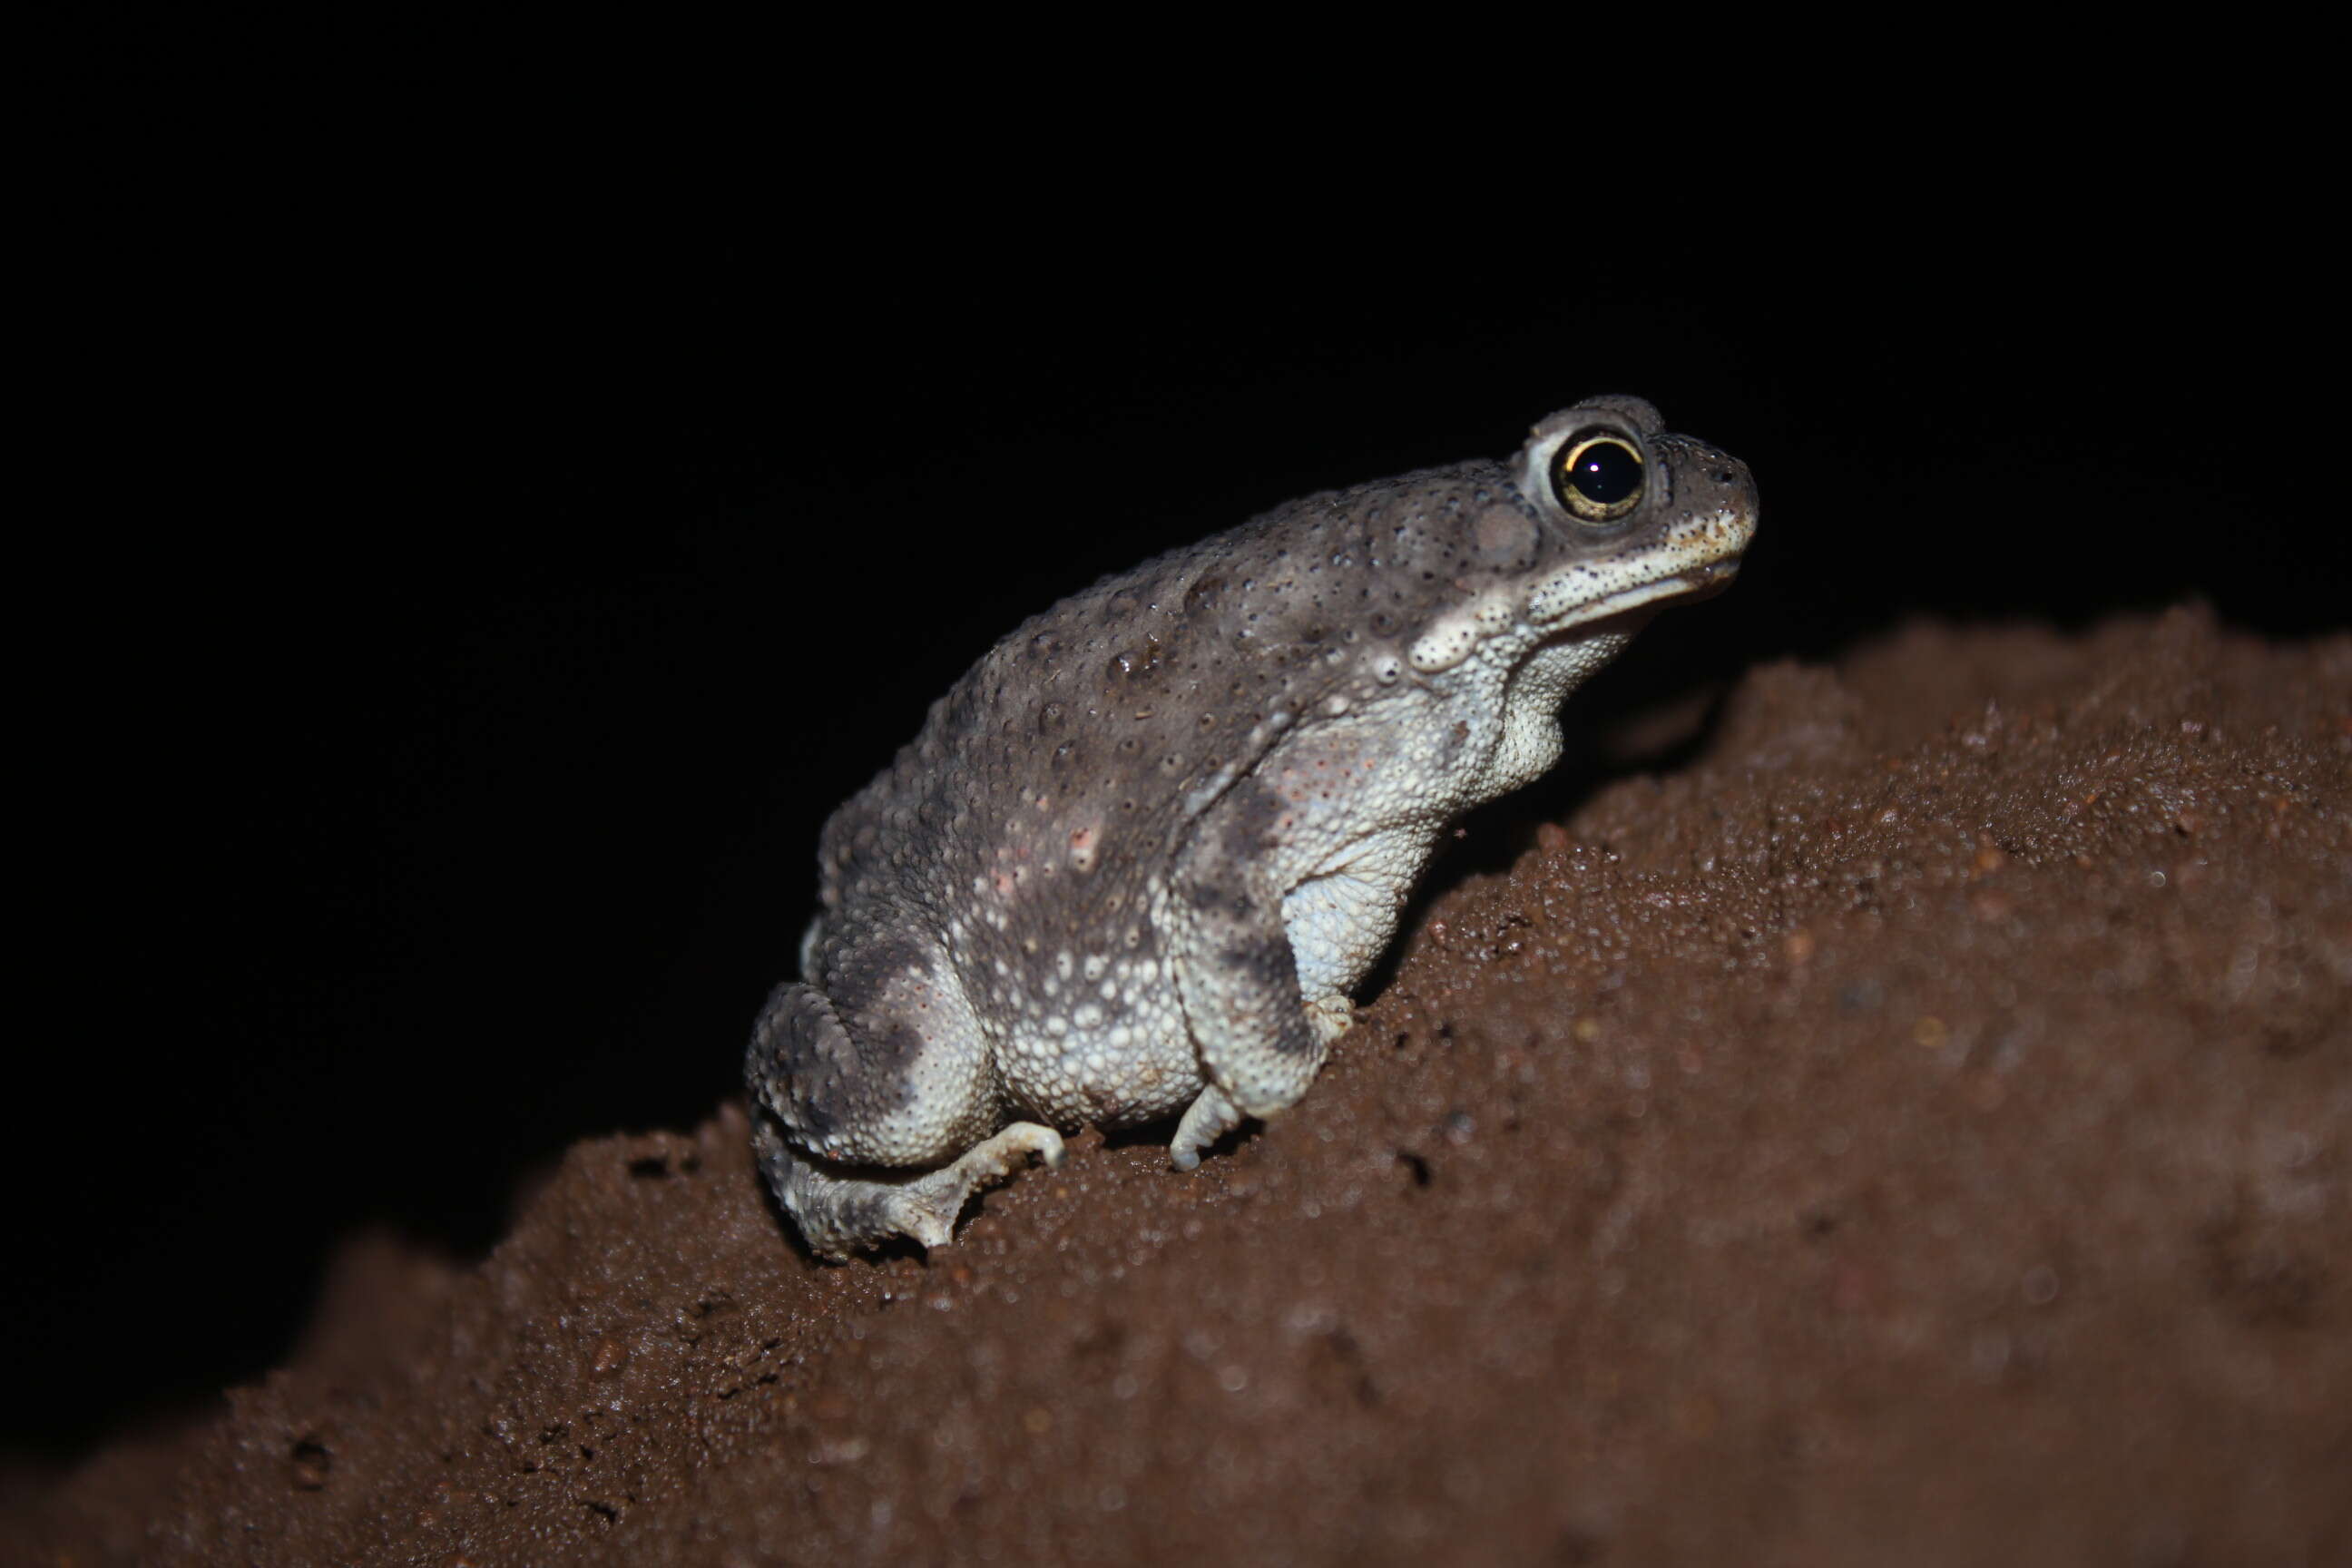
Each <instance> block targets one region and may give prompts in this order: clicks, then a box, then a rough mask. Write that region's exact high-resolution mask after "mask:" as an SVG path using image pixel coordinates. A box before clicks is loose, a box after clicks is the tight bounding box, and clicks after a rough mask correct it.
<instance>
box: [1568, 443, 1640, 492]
mask: <svg viewBox="0 0 2352 1568" xmlns="http://www.w3.org/2000/svg"><path fill="white" fill-rule="evenodd" d="M1560 478H1561V479H1563V480H1565V481H1566V482H1567V483H1569V484H1571V485H1573V486H1575V487H1576V493H1577V494H1579V495H1580V496H1582V497H1583V498H1584V499H1585V500H1589V501H1591V502H1592V503H1593V504H1594V505H1596V506H1614V505H1616V504H1617V503H1618V502H1619V501H1621V500H1624V499H1625V498H1626V497H1627V496H1630V495H1632V494H1633V492H1634V491H1635V490H1638V489H1641V488H1642V459H1641V458H1637V457H1635V456H1634V455H1633V453H1632V452H1631V451H1630V450H1628V449H1627V448H1626V447H1625V446H1624V444H1623V443H1622V442H1619V441H1613V440H1609V439H1606V438H1604V439H1601V440H1598V441H1593V442H1591V443H1589V444H1588V445H1587V446H1586V447H1584V449H1583V450H1581V451H1580V452H1578V453H1577V454H1576V457H1575V458H1574V460H1573V461H1570V462H1569V463H1565V464H1563V465H1562V466H1561V468H1560Z"/></svg>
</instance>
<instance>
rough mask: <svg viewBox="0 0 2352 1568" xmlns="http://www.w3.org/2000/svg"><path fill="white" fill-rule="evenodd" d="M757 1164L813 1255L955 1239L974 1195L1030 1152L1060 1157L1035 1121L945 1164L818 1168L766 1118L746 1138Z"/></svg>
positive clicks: (1053, 1160)
mask: <svg viewBox="0 0 2352 1568" xmlns="http://www.w3.org/2000/svg"><path fill="white" fill-rule="evenodd" d="M753 1142H754V1144H755V1146H756V1147H757V1149H758V1151H759V1155H760V1163H761V1166H762V1167H764V1168H765V1170H766V1171H767V1173H768V1179H769V1182H770V1184H772V1186H773V1187H774V1188H775V1190H776V1194H777V1195H778V1196H779V1197H780V1198H781V1199H782V1201H783V1205H784V1207H785V1208H786V1210H788V1211H789V1212H790V1213H791V1215H792V1216H793V1220H794V1222H795V1223H797V1224H798V1225H799V1226H800V1227H801V1234H802V1235H803V1237H807V1238H808V1244H809V1247H811V1249H813V1250H814V1251H815V1252H816V1253H817V1254H818V1255H819V1256H821V1257H824V1258H835V1259H839V1258H846V1257H848V1256H849V1254H850V1253H851V1252H852V1251H855V1250H857V1249H860V1248H865V1247H875V1246H877V1245H879V1244H880V1243H882V1242H884V1241H887V1240H888V1239H889V1238H890V1237H894V1236H906V1237H913V1238H914V1239H915V1240H917V1241H919V1242H920V1243H922V1245H923V1246H924V1247H945V1246H947V1245H948V1244H949V1243H950V1241H952V1240H953V1239H954V1237H955V1222H956V1216H957V1215H960V1214H961V1213H962V1212H963V1205H964V1204H965V1202H966V1201H967V1200H969V1199H970V1198H971V1195H972V1194H974V1193H977V1192H979V1191H981V1190H982V1189H983V1188H985V1187H991V1186H994V1185H995V1184H997V1183H999V1182H1002V1181H1003V1180H1004V1179H1005V1178H1006V1177H1007V1176H1010V1175H1011V1174H1013V1172H1014V1171H1016V1170H1018V1169H1020V1168H1021V1165H1022V1163H1023V1162H1024V1161H1025V1160H1026V1159H1027V1158H1028V1157H1029V1156H1030V1155H1032V1154H1034V1155H1036V1156H1037V1157H1038V1158H1039V1159H1040V1160H1043V1161H1044V1162H1045V1163H1046V1164H1047V1165H1048V1166H1058V1165H1060V1164H1061V1163H1062V1162H1063V1161H1064V1160H1065V1159H1066V1157H1067V1156H1066V1152H1065V1151H1064V1149H1063V1147H1062V1135H1061V1134H1060V1133H1058V1132H1056V1131H1054V1130H1053V1129H1052V1128H1050V1127H1045V1126H1041V1125H1039V1124H1038V1123H1036V1122H1034V1121H1016V1122H1014V1123H1013V1124H1012V1125H1011V1126H1010V1127H1007V1128H1004V1129H1003V1131H999V1132H998V1133H996V1134H995V1136H993V1137H992V1138H989V1139H987V1140H985V1141H984V1142H980V1143H977V1144H975V1145H973V1146H972V1147H971V1149H970V1150H968V1151H967V1152H965V1153H964V1154H963V1156H962V1157H961V1159H959V1160H957V1161H956V1162H955V1163H953V1164H951V1165H942V1166H940V1168H939V1169H938V1170H936V1171H919V1172H912V1173H903V1174H901V1173H894V1172H888V1171H863V1172H860V1173H857V1174H854V1175H853V1174H848V1173H845V1168H844V1167H839V1166H832V1165H821V1164H820V1163H818V1162H816V1161H815V1160H814V1159H812V1158H811V1157H810V1156H809V1155H807V1154H805V1153H803V1152H802V1151H800V1150H799V1149H796V1148H794V1147H793V1146H792V1145H791V1144H790V1143H788V1142H785V1141H784V1139H783V1137H782V1134H781V1133H779V1132H778V1131H777V1130H776V1128H775V1127H774V1126H773V1124H772V1123H771V1122H770V1121H768V1120H767V1119H766V1118H764V1117H763V1118H761V1122H760V1125H759V1127H758V1129H757V1130H756V1131H755V1132H754V1135H753Z"/></svg>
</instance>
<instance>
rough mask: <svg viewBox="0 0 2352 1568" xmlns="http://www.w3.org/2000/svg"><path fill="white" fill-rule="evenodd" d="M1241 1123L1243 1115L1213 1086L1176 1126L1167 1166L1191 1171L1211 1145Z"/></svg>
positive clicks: (1203, 1092)
mask: <svg viewBox="0 0 2352 1568" xmlns="http://www.w3.org/2000/svg"><path fill="white" fill-rule="evenodd" d="M1241 1124H1242V1113H1241V1112H1240V1111H1239V1110H1235V1109H1234V1102H1233V1101H1232V1100H1227V1099H1226V1098H1225V1091H1224V1090H1223V1089H1219V1088H1218V1087H1217V1086H1216V1085H1215V1084H1211V1085H1210V1086H1209V1087H1208V1088H1206V1089H1202V1091H1201V1098H1200V1099H1198V1100H1194V1101H1193V1102H1192V1108H1191V1109H1190V1110H1186V1111H1185V1112H1184V1120H1183V1121H1179V1122H1178V1123H1177V1124H1176V1136H1175V1138H1174V1139H1172V1140H1171V1142H1169V1145H1168V1163H1170V1164H1171V1165H1173V1166H1175V1167H1176V1168H1177V1169H1178V1170H1180V1171H1189V1170H1191V1169H1192V1168H1193V1167H1194V1166H1195V1165H1198V1164H1199V1163H1201V1155H1202V1152H1204V1151H1205V1150H1207V1148H1208V1147H1209V1145H1210V1144H1212V1143H1214V1142H1216V1141H1217V1140H1218V1139H1220V1138H1223V1136H1224V1135H1225V1134H1226V1133H1228V1132H1231V1131H1233V1130H1234V1128H1236V1127H1239V1126H1240V1125H1241Z"/></svg>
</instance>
